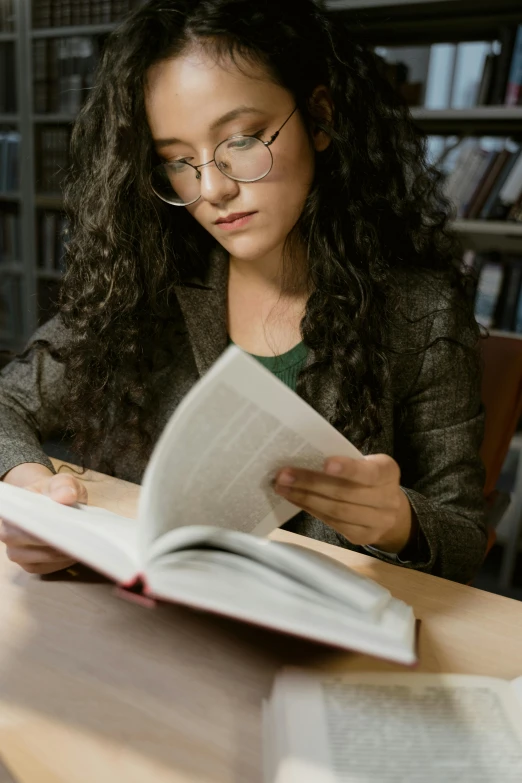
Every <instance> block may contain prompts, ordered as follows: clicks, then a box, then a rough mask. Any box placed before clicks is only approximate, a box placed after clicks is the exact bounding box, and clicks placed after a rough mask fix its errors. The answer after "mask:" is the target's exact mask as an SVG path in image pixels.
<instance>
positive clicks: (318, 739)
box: [262, 668, 522, 783]
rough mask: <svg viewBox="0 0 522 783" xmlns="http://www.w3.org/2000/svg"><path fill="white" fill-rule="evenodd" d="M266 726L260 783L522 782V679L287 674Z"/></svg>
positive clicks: (277, 685) (268, 705)
mask: <svg viewBox="0 0 522 783" xmlns="http://www.w3.org/2000/svg"><path fill="white" fill-rule="evenodd" d="M262 725H263V780H264V783H362V781H364V783H396V781H411V782H412V783H414V782H415V783H417V781H423V780H424V781H426V783H441V782H442V781H448V783H449V781H458V782H459V783H478V781H480V783H498V782H499V781H503V783H516V782H518V781H519V780H522V677H518V678H517V679H514V680H512V681H507V680H502V679H500V678H497V677H483V676H476V675H470V674H423V673H420V672H398V673H392V672H343V671H339V670H338V671H337V672H335V671H332V672H327V671H320V670H315V671H314V670H305V669H301V670H300V669H291V668H286V669H283V670H282V671H280V672H279V673H278V674H277V675H276V678H275V682H274V685H273V688H272V692H271V694H270V698H269V699H268V700H267V701H266V702H265V703H264V704H263V721H262Z"/></svg>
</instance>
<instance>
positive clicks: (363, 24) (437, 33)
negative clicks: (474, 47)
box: [327, 0, 522, 46]
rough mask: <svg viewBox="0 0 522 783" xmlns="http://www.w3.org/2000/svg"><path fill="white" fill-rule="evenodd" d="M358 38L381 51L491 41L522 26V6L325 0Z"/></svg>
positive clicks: (481, 0)
mask: <svg viewBox="0 0 522 783" xmlns="http://www.w3.org/2000/svg"><path fill="white" fill-rule="evenodd" d="M327 7H328V8H329V10H330V11H331V12H332V13H333V15H334V16H336V15H339V16H340V17H342V18H343V19H345V20H346V21H347V22H348V24H351V23H353V29H354V32H355V33H356V34H357V37H358V38H360V39H364V40H365V41H367V42H368V43H373V44H377V45H379V46H386V45H390V46H397V45H407V44H411V45H419V44H424V43H435V42H441V41H444V42H447V43H450V42H455V41H477V40H493V39H494V38H495V37H497V36H498V30H499V28H500V27H501V26H502V25H504V24H510V25H516V24H518V23H520V21H521V17H522V13H521V10H520V0H496V2H495V3H492V2H491V0H416V1H415V2H408V0H327Z"/></svg>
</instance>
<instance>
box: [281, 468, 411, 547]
mask: <svg viewBox="0 0 522 783" xmlns="http://www.w3.org/2000/svg"><path fill="white" fill-rule="evenodd" d="M399 482H400V469H399V466H398V465H397V463H396V462H395V460H394V459H392V458H391V457H389V456H388V455H386V454H371V455H369V456H367V457H363V459H351V458H349V457H331V458H330V459H327V460H326V461H325V464H324V473H318V472H315V471H312V470H302V469H300V468H291V467H288V468H283V469H282V470H281V471H280V472H279V473H278V475H277V477H276V481H275V490H276V492H277V493H278V494H280V495H282V496H283V497H285V498H286V499H287V500H289V501H290V502H291V503H294V504H295V505H296V506H299V507H300V508H302V509H303V510H304V511H307V512H308V513H309V514H312V515H313V516H314V517H317V519H320V520H321V521H322V522H325V523H326V524H327V525H330V527H333V528H334V529H335V530H337V531H338V532H339V533H341V534H342V535H343V536H345V538H347V539H348V541H350V542H351V543H352V544H356V545H358V546H364V545H371V546H375V547H377V548H378V549H382V550H383V551H386V552H393V553H396V552H400V551H401V550H402V549H404V547H405V546H406V544H407V543H408V540H409V538H410V534H411V531H412V510H411V506H410V503H409V500H408V498H407V497H406V495H405V494H404V492H403V491H402V490H401V488H400V483H399Z"/></svg>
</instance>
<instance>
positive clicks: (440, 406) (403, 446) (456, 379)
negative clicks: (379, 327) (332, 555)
mask: <svg viewBox="0 0 522 783" xmlns="http://www.w3.org/2000/svg"><path fill="white" fill-rule="evenodd" d="M435 304H436V307H434V306H433V299H431V307H429V308H428V312H429V310H431V311H432V312H434V315H433V316H430V317H429V319H428V320H429V322H430V328H429V330H427V331H428V342H427V346H428V347H427V348H426V350H425V351H423V353H422V354H421V356H422V360H421V362H420V369H419V371H418V374H417V376H416V379H415V381H414V382H413V384H412V385H411V387H410V388H409V390H408V392H407V394H406V395H405V397H404V398H403V399H402V400H401V404H400V411H401V415H400V416H399V417H398V419H399V421H398V422H397V427H396V432H395V454H394V456H395V459H396V460H397V462H398V463H399V465H400V467H401V485H402V488H403V490H404V492H405V493H406V495H407V497H408V499H409V501H410V504H411V506H412V509H413V511H414V513H415V514H416V517H417V519H418V523H419V536H418V542H417V547H413V553H412V552H411V551H410V552H409V553H408V558H407V559H408V561H409V562H406V563H403V565H405V566H406V567H410V568H415V569H417V570H421V571H426V572H429V573H432V574H435V575H438V576H441V577H444V578H446V579H451V580H453V581H457V582H468V581H469V580H470V579H472V577H473V576H474V575H475V573H476V572H477V570H478V569H479V568H480V566H481V564H482V561H483V559H484V555H485V551H486V544H487V531H486V522H485V504H484V497H483V488H484V479H485V469H484V466H483V463H482V461H481V459H480V456H479V450H480V447H481V444H482V439H483V435H484V410H483V406H482V402H481V375H482V372H481V358H480V348H479V342H480V332H479V328H478V325H477V323H476V321H475V319H474V317H473V313H472V311H471V308H469V307H467V306H466V305H464V304H463V303H462V302H461V301H459V299H458V297H457V295H456V294H455V293H452V292H448V291H447V290H446V291H445V292H444V295H443V296H442V298H439V301H438V303H437V302H436V303H435ZM425 312H426V311H425ZM422 331H423V330H422V329H421V332H422ZM411 344H412V342H410V345H411ZM377 556H378V555H377Z"/></svg>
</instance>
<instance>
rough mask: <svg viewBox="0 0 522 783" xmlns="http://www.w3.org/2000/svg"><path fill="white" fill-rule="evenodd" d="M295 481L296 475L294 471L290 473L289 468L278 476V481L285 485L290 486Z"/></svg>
mask: <svg viewBox="0 0 522 783" xmlns="http://www.w3.org/2000/svg"><path fill="white" fill-rule="evenodd" d="M294 482H295V475H294V474H293V473H290V471H289V470H283V472H282V473H280V474H279V476H278V477H277V483H278V484H282V485H283V486H289V485H290V484H293V483H294Z"/></svg>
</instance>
